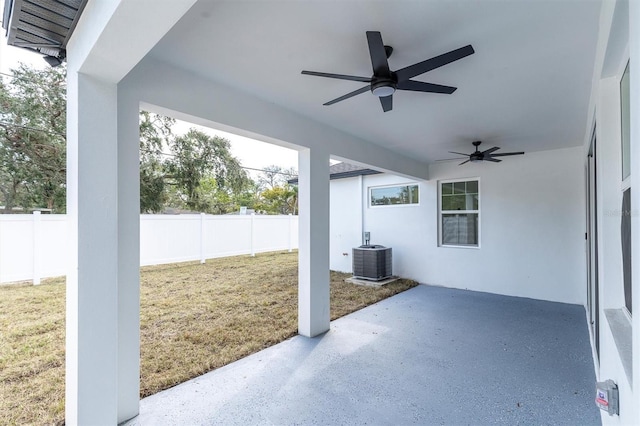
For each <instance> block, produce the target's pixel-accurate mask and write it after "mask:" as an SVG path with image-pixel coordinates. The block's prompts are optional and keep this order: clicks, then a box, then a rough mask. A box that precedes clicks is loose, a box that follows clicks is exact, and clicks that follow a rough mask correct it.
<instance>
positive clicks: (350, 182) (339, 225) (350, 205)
mask: <svg viewBox="0 0 640 426" xmlns="http://www.w3.org/2000/svg"><path fill="white" fill-rule="evenodd" d="M361 182H362V177H353V178H347V179H336V180H332V181H331V184H330V185H331V191H330V206H331V207H330V221H331V237H330V240H329V250H330V263H331V269H332V270H334V271H341V272H351V271H352V252H351V249H352V248H353V247H358V246H359V245H360V244H362V204H361V197H358V196H357V194H359V193H360V185H361ZM354 195H355V196H354ZM345 253H346V255H345Z"/></svg>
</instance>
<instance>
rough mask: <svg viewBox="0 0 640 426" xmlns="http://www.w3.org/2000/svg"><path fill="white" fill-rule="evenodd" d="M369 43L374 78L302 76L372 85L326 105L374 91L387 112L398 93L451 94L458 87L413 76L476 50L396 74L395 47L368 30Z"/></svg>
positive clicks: (456, 52)
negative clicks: (393, 67) (392, 65)
mask: <svg viewBox="0 0 640 426" xmlns="http://www.w3.org/2000/svg"><path fill="white" fill-rule="evenodd" d="M367 43H368V45H369V56H370V57H371V65H372V66H373V75H372V76H371V77H360V76H355V75H345V74H332V73H326V72H317V71H306V70H303V71H302V74H305V75H313V76H316V77H325V78H336V79H339V80H350V81H359V82H361V83H369V84H368V85H367V86H365V87H362V88H360V89H358V90H354V91H353V92H350V93H347V94H346V95H343V96H340V97H339V98H336V99H333V100H331V101H329V102H326V103H324V104H323V105H325V106H327V105H333V104H336V103H338V102H342V101H344V100H346V99H349V98H352V97H354V96H356V95H359V94H361V93H365V92H367V91H371V93H373V94H374V95H375V96H377V97H378V98H379V99H380V104H381V105H382V110H383V111H384V112H387V111H391V110H392V109H393V94H394V93H395V92H396V90H408V91H412V92H426V93H441V94H448V95H450V94H452V93H453V92H455V91H456V89H457V88H456V87H451V86H442V85H439V84H432V83H426V82H422V81H415V80H411V79H412V78H413V77H417V76H419V75H421V74H424V73H426V72H428V71H431V70H434V69H436V68H440V67H442V66H444V65H447V64H450V63H451V62H455V61H457V60H459V59H462V58H464V57H466V56H469V55H472V54H473V53H475V51H474V50H473V47H472V46H471V45H467V46H464V47H461V48H459V49H456V50H452V51H450V52H447V53H444V54H442V55H439V56H436V57H433V58H431V59H427V60H425V61H422V62H418V63H416V64H413V65H409V66H408V67H404V68H401V69H399V70H396V71H391V69H390V68H389V61H388V59H389V57H390V56H391V53H393V48H392V47H391V46H385V45H384V43H383V42H382V35H381V34H380V32H379V31H367Z"/></svg>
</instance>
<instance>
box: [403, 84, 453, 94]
mask: <svg viewBox="0 0 640 426" xmlns="http://www.w3.org/2000/svg"><path fill="white" fill-rule="evenodd" d="M396 89H398V90H412V91H414V92H429V93H446V94H447V95H450V94H452V93H453V92H455V91H456V90H457V87H451V86H441V85H440V84H433V83H425V82H422V81H413V80H405V81H401V82H400V83H398V85H397V86H396Z"/></svg>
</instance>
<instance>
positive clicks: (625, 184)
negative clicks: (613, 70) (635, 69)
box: [617, 46, 638, 321]
mask: <svg viewBox="0 0 640 426" xmlns="http://www.w3.org/2000/svg"><path fill="white" fill-rule="evenodd" d="M624 57H625V59H624V60H623V61H622V63H621V64H620V66H619V69H618V73H617V80H618V105H619V106H620V142H619V147H620V157H619V158H620V201H622V198H623V196H624V193H625V192H626V191H627V189H631V173H629V175H628V176H626V177H624V175H623V173H622V170H623V167H624V166H623V162H624V150H623V141H622V138H623V133H622V132H623V129H622V113H623V111H622V90H621V89H622V79H623V77H624V73H625V71H626V70H627V67H630V66H631V65H630V61H631V59H630V56H629V46H627V48H626V51H625V55H624ZM629 77H630V76H629ZM631 120H633V117H631ZM629 155H630V154H629ZM637 195H638V194H636V196H637ZM631 197H634V195H633V194H632V195H631ZM620 212H621V213H622V210H621V211H620ZM632 232H633V231H632ZM631 269H632V271H631V274H632V276H633V263H632V265H631ZM631 286H632V292H633V281H632V282H631ZM625 297H626V296H625V287H624V284H623V286H622V312H623V313H624V314H625V315H626V317H627V318H628V319H629V321H632V317H633V315H632V313H631V312H629V308H628V307H627V305H626V300H625Z"/></svg>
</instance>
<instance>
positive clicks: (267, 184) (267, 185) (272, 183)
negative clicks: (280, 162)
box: [258, 165, 298, 190]
mask: <svg viewBox="0 0 640 426" xmlns="http://www.w3.org/2000/svg"><path fill="white" fill-rule="evenodd" d="M296 176H298V171H297V170H296V169H295V168H294V167H290V168H288V169H285V168H284V167H281V166H276V165H271V166H267V167H265V168H264V169H262V172H260V175H259V176H258V185H259V186H260V188H261V189H263V190H265V189H274V188H276V187H278V186H279V187H284V186H285V185H287V181H288V180H289V179H292V178H294V177H296Z"/></svg>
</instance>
